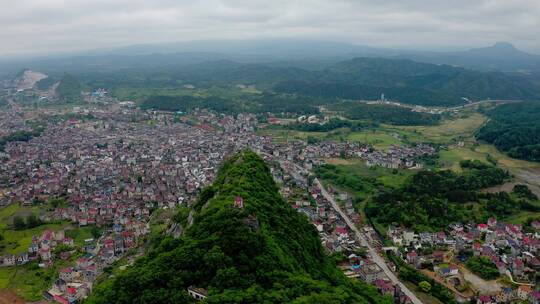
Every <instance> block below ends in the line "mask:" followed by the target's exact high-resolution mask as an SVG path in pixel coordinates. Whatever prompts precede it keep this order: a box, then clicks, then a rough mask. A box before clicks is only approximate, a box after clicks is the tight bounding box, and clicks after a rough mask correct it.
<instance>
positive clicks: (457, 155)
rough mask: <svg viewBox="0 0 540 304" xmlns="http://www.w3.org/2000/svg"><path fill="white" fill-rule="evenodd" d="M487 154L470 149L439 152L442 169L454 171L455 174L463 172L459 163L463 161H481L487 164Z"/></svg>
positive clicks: (451, 149)
mask: <svg viewBox="0 0 540 304" xmlns="http://www.w3.org/2000/svg"><path fill="white" fill-rule="evenodd" d="M486 157H487V154H483V153H480V152H476V151H474V150H472V149H470V148H466V147H461V148H450V149H449V150H443V151H440V152H439V163H440V165H441V167H442V168H446V169H452V170H453V171H455V172H461V167H460V166H459V162H460V161H462V160H474V159H476V160H479V161H482V162H485V163H487V160H486Z"/></svg>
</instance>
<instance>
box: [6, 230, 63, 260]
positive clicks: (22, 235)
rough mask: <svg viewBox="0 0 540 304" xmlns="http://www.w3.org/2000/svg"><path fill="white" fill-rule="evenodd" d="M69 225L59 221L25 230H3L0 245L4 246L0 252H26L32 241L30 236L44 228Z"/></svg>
mask: <svg viewBox="0 0 540 304" xmlns="http://www.w3.org/2000/svg"><path fill="white" fill-rule="evenodd" d="M69 226H70V224H69V223H61V224H47V225H41V226H38V227H35V228H32V229H25V230H11V229H6V230H3V231H2V235H3V236H4V240H3V241H2V242H0V245H1V246H4V248H2V249H1V250H0V254H16V253H23V252H26V251H27V250H28V247H29V246H30V244H31V243H32V236H34V235H41V234H42V233H43V231H45V230H53V231H58V230H61V229H64V228H66V227H69Z"/></svg>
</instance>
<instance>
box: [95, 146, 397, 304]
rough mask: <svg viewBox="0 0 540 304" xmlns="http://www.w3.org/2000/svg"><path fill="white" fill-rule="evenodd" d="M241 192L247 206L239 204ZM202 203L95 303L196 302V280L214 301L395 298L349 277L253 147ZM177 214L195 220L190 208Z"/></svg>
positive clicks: (224, 171)
mask: <svg viewBox="0 0 540 304" xmlns="http://www.w3.org/2000/svg"><path fill="white" fill-rule="evenodd" d="M237 196H240V197H242V198H243V202H244V208H237V207H234V200H235V197H237ZM194 209H195V210H198V211H197V215H196V216H195V217H194V222H193V224H192V226H190V227H189V228H187V229H186V230H185V233H184V235H183V236H181V237H180V238H178V239H172V238H170V237H165V238H164V239H163V240H162V241H161V243H160V244H159V245H158V246H157V247H156V248H155V249H154V250H153V251H151V253H150V254H149V255H147V256H146V257H144V258H142V259H141V260H139V261H138V262H137V263H136V264H135V265H134V266H133V267H131V268H128V269H127V270H125V271H124V272H122V273H121V274H120V275H118V276H117V277H115V278H114V279H112V280H110V281H107V282H105V283H102V284H101V285H99V286H98V287H97V288H96V289H95V292H94V293H93V295H92V296H91V297H90V298H89V299H88V300H87V303H189V302H191V301H192V300H191V299H190V298H189V296H188V295H187V293H186V288H188V287H189V286H197V287H200V288H206V289H207V290H208V292H209V296H208V298H207V300H206V301H207V302H208V303H390V302H391V301H390V300H389V299H386V298H383V297H382V296H380V295H379V294H378V293H377V292H376V291H375V290H374V288H373V287H370V286H368V285H366V284H364V283H361V282H360V281H352V280H349V279H347V278H346V277H344V275H343V274H342V273H341V272H340V270H338V269H337V268H336V266H335V265H334V263H333V262H332V260H331V259H330V258H329V257H328V256H327V255H326V254H325V252H324V250H323V248H322V246H321V242H320V239H319V236H318V234H317V232H316V230H315V229H314V227H313V226H312V225H311V224H310V223H309V222H308V220H307V218H306V217H305V216H303V215H300V214H299V213H297V212H296V211H295V210H294V209H293V208H291V207H290V205H289V204H288V203H286V202H285V201H284V200H283V199H282V198H281V196H280V195H279V194H278V188H277V186H276V185H275V183H274V181H273V179H272V176H271V174H270V171H269V168H268V167H267V166H266V165H265V163H264V162H263V160H262V159H261V158H260V157H258V156H257V155H256V154H255V153H253V152H248V151H246V152H243V153H240V154H239V155H236V156H235V157H233V158H232V159H230V160H229V161H227V162H226V163H225V164H224V165H223V167H222V168H221V170H220V172H219V175H218V177H217V179H216V181H215V182H214V184H213V185H212V186H211V187H209V188H207V189H206V190H204V191H203V192H202V194H201V196H200V199H199V201H198V202H197V203H196V204H195V205H194ZM177 220H178V221H179V222H180V223H184V224H185V223H186V222H187V221H186V219H185V215H184V216H180V215H179V216H178V217H177Z"/></svg>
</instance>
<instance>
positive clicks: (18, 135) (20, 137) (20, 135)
mask: <svg viewBox="0 0 540 304" xmlns="http://www.w3.org/2000/svg"><path fill="white" fill-rule="evenodd" d="M42 131H43V130H42V129H41V128H37V129H36V130H34V131H17V132H14V133H11V134H9V135H6V136H4V137H0V151H4V148H5V146H6V144H7V143H9V142H15V141H29V140H30V139H32V138H33V137H36V136H39V135H41V132H42Z"/></svg>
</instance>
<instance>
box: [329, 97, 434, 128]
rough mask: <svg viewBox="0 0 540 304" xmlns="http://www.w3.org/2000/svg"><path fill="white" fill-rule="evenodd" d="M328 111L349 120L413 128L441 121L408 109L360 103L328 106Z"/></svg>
mask: <svg viewBox="0 0 540 304" xmlns="http://www.w3.org/2000/svg"><path fill="white" fill-rule="evenodd" d="M330 109H332V110H336V111H340V112H343V115H344V116H345V117H347V118H349V119H362V120H364V119H371V120H373V121H375V122H380V123H387V124H392V125H402V126H415V125H434V124H437V123H438V122H439V120H440V119H441V116H440V115H435V114H429V113H419V112H413V111H411V110H410V109H407V108H402V107H397V106H390V105H370V104H367V103H362V102H341V103H336V104H333V105H331V106H330Z"/></svg>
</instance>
